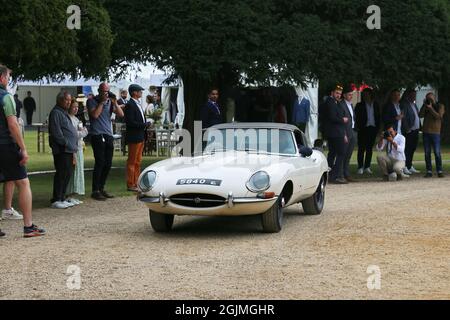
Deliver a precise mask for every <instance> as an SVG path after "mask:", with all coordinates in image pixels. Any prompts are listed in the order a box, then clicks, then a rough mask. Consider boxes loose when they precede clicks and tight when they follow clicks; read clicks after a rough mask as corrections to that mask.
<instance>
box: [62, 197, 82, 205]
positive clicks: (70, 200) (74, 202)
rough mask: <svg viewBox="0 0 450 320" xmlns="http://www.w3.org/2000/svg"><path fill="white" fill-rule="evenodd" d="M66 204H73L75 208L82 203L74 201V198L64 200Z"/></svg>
mask: <svg viewBox="0 0 450 320" xmlns="http://www.w3.org/2000/svg"><path fill="white" fill-rule="evenodd" d="M66 202H69V203H71V204H74V205H76V206H78V205H80V204H82V203H83V201H80V200H78V199H74V198H69V199H67V200H66Z"/></svg>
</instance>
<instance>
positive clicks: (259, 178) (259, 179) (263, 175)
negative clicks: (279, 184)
mask: <svg viewBox="0 0 450 320" xmlns="http://www.w3.org/2000/svg"><path fill="white" fill-rule="evenodd" d="M246 187H247V189H248V190H250V191H251V192H255V193H257V192H261V191H266V190H267V189H269V188H270V177H269V175H268V173H267V172H265V171H258V172H256V173H255V174H254V175H252V176H251V178H250V179H249V180H248V182H247V183H246Z"/></svg>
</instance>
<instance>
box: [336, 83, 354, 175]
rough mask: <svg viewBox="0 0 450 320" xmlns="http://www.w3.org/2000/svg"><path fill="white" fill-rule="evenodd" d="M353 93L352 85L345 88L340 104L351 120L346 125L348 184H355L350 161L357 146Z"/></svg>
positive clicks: (345, 167)
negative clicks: (351, 174)
mask: <svg viewBox="0 0 450 320" xmlns="http://www.w3.org/2000/svg"><path fill="white" fill-rule="evenodd" d="M353 91H354V90H353V88H352V87H351V86H350V85H348V86H346V87H344V90H343V91H342V97H343V99H342V100H341V102H339V103H340V105H341V107H342V109H343V110H344V111H345V116H346V117H347V118H348V119H349V121H348V122H347V125H346V134H347V138H348V144H347V148H346V151H345V158H344V178H345V180H347V181H348V182H353V179H352V178H351V176H350V159H351V158H352V155H353V149H354V148H355V145H356V131H355V113H354V110H353V104H352V101H353Z"/></svg>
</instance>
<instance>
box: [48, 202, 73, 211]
mask: <svg viewBox="0 0 450 320" xmlns="http://www.w3.org/2000/svg"><path fill="white" fill-rule="evenodd" d="M51 207H52V208H53V209H67V208H69V206H68V205H67V203H66V202H62V201H55V202H53V203H52V205H51Z"/></svg>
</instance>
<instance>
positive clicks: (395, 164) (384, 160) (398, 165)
mask: <svg viewBox="0 0 450 320" xmlns="http://www.w3.org/2000/svg"><path fill="white" fill-rule="evenodd" d="M377 160H378V165H379V166H380V170H381V172H382V173H383V174H384V175H385V176H387V175H389V173H392V172H395V173H397V175H400V174H401V173H402V172H403V168H404V167H405V161H400V160H397V159H394V158H391V157H389V156H388V155H386V154H385V155H379V156H378V157H377Z"/></svg>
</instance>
